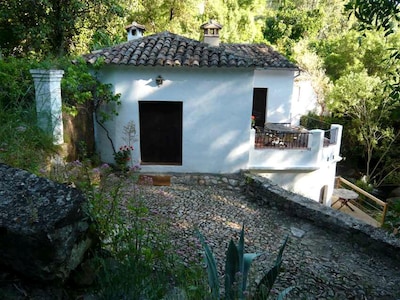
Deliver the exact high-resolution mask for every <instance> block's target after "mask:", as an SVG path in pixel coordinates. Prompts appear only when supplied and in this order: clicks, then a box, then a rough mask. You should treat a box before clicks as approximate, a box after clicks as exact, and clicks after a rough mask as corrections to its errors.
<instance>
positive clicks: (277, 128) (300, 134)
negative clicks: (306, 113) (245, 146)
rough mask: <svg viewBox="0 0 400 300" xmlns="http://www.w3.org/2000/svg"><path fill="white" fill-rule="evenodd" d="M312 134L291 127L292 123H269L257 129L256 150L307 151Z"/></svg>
mask: <svg viewBox="0 0 400 300" xmlns="http://www.w3.org/2000/svg"><path fill="white" fill-rule="evenodd" d="M309 136H310V133H309V132H307V131H304V130H303V131H302V130H298V129H296V128H292V127H290V123H267V124H266V126H265V127H264V128H262V127H256V136H255V148H256V149H263V148H281V149H285V148H286V149H307V147H308V139H309Z"/></svg>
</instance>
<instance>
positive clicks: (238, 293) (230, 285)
mask: <svg viewBox="0 0 400 300" xmlns="http://www.w3.org/2000/svg"><path fill="white" fill-rule="evenodd" d="M197 233H198V236H199V239H200V242H201V244H202V246H203V248H204V260H205V264H206V266H207V274H208V284H209V287H210V290H211V296H212V299H221V298H224V299H229V300H233V299H245V298H248V297H250V293H249V292H248V289H247V279H248V274H249V271H250V266H251V264H252V262H253V260H254V259H256V258H257V257H259V256H260V255H262V254H263V253H245V252H244V225H243V226H242V230H241V233H240V238H239V242H238V244H237V245H236V244H235V242H234V241H233V240H231V241H230V242H229V245H228V250H227V254H226V260H225V273H224V274H225V275H224V276H225V278H224V281H225V285H224V286H225V292H224V295H223V297H222V296H221V295H222V293H221V292H220V287H219V284H220V281H219V276H218V270H217V263H216V260H215V258H214V255H213V253H212V251H211V250H210V247H209V246H208V244H207V243H206V241H205V238H204V237H203V235H202V234H201V233H200V232H199V231H197ZM287 241H288V237H287V236H286V238H285V239H284V241H283V243H282V245H281V247H280V248H279V253H278V255H277V258H276V260H275V264H274V266H273V267H272V268H271V269H270V270H268V272H266V273H265V275H264V276H263V277H262V279H261V281H260V282H259V284H258V285H257V287H256V290H255V292H254V295H252V297H253V298H254V299H267V297H268V296H269V294H270V292H271V290H272V287H273V285H274V283H275V281H276V279H277V277H278V274H279V271H280V268H281V265H282V255H283V251H284V249H285V247H286V244H287ZM292 288H293V287H289V288H286V289H285V290H284V291H282V292H281V293H280V294H279V295H278V299H283V297H285V295H287V294H288V293H289V292H290V290H292Z"/></svg>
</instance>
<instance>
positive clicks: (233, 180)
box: [171, 173, 245, 191]
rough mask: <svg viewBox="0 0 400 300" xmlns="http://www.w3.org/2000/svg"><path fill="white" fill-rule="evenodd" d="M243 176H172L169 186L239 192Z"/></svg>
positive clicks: (242, 183)
mask: <svg viewBox="0 0 400 300" xmlns="http://www.w3.org/2000/svg"><path fill="white" fill-rule="evenodd" d="M244 183H245V182H244V180H243V176H242V175H241V174H239V173H237V174H174V175H172V176H171V184H187V185H204V186H218V187H221V188H226V189H230V190H237V191H241V190H242V189H243V187H244Z"/></svg>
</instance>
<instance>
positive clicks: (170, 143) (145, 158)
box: [139, 101, 182, 165]
mask: <svg viewBox="0 0 400 300" xmlns="http://www.w3.org/2000/svg"><path fill="white" fill-rule="evenodd" d="M139 118H140V121H139V122H140V153H141V163H142V164H178V165H181V164H182V102H170V101H168V102H166V101H139Z"/></svg>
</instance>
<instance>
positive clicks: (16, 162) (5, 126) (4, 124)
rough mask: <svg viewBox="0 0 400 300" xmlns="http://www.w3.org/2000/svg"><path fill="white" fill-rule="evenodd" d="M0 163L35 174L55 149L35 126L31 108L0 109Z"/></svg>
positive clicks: (33, 112) (47, 135) (48, 137)
mask: <svg viewBox="0 0 400 300" xmlns="http://www.w3.org/2000/svg"><path fill="white" fill-rule="evenodd" d="M0 124H1V125H0V162H2V163H6V164H8V165H11V166H13V167H16V168H21V169H25V170H28V171H30V172H32V173H35V174H38V173H39V171H40V169H41V168H43V167H44V166H45V165H46V162H47V158H48V157H49V155H50V154H52V153H55V151H56V150H57V147H56V146H54V145H53V139H52V137H51V136H50V135H49V134H46V133H45V132H43V131H42V130H41V129H40V128H38V127H37V125H36V112H35V110H34V108H33V107H26V108H22V107H19V108H17V107H14V108H12V109H7V110H0Z"/></svg>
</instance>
